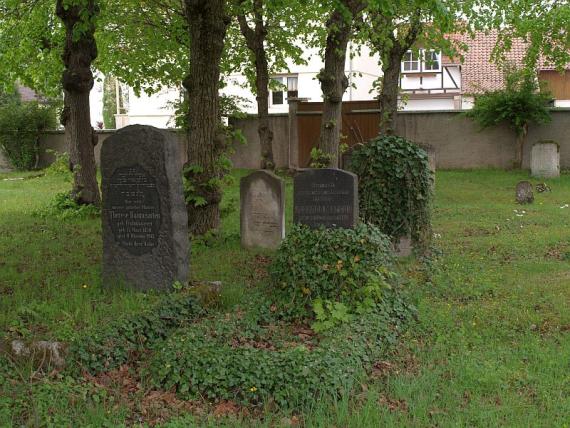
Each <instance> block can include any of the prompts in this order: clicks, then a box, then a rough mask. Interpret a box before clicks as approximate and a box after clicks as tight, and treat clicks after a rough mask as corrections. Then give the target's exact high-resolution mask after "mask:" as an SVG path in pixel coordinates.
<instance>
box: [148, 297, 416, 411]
mask: <svg viewBox="0 0 570 428" xmlns="http://www.w3.org/2000/svg"><path fill="white" fill-rule="evenodd" d="M268 308H269V311H268V310H267V309H268ZM270 308H271V306H260V305H259V303H258V304H257V305H256V308H250V309H249V310H248V311H247V312H243V311H242V310H238V311H236V312H234V313H233V314H226V315H220V316H218V317H216V318H214V319H210V320H207V321H205V322H202V323H200V324H197V325H195V326H193V328H191V329H184V330H180V331H178V332H177V333H176V334H174V335H173V336H171V337H170V338H168V339H167V340H166V341H164V343H163V344H162V345H161V346H159V347H157V348H156V349H155V353H154V357H153V358H152V360H151V361H150V364H149V368H148V373H146V376H144V377H146V378H150V379H151V380H152V383H153V386H154V387H157V388H163V389H167V390H175V391H176V392H177V393H178V394H179V395H181V396H182V398H184V399H199V398H206V399H208V400H211V401H220V400H231V401H234V402H236V403H239V404H242V405H254V406H256V405H263V404H270V403H273V404H275V405H277V406H278V407H280V408H301V407H304V406H306V405H308V404H310V403H311V402H313V403H314V400H315V398H318V397H320V396H321V395H323V394H328V395H333V396H334V395H336V394H342V393H349V392H350V391H351V390H352V389H353V387H355V386H357V385H360V381H361V380H362V377H363V376H364V375H365V374H366V370H367V369H368V368H370V367H371V365H372V364H373V363H374V362H375V361H377V360H378V359H379V358H381V357H382V356H383V355H384V354H385V352H386V351H388V350H389V349H390V348H391V346H393V345H395V344H396V343H397V340H398V336H399V335H400V334H401V333H402V331H403V330H404V329H405V327H406V325H407V323H408V321H409V320H410V318H411V315H412V314H413V308H412V307H410V306H409V305H407V304H406V303H405V302H404V300H402V298H401V297H400V296H399V295H398V293H395V292H392V291H391V292H390V293H389V296H387V298H385V299H384V300H383V301H382V303H381V304H379V305H377V306H376V307H375V308H374V310H373V311H370V312H368V313H366V314H364V315H362V316H359V317H355V318H354V319H353V320H351V321H350V322H348V323H345V324H343V325H341V326H339V327H338V328H336V329H334V330H329V331H327V332H325V333H323V334H321V335H317V334H316V333H314V332H313V331H311V330H310V329H308V328H307V327H305V326H302V325H299V324H287V323H283V322H280V321H278V320H276V319H275V318H273V319H272V318H271V316H270V315H267V314H268V313H271V309H270Z"/></svg>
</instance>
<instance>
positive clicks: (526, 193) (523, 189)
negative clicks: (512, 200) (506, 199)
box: [517, 181, 534, 204]
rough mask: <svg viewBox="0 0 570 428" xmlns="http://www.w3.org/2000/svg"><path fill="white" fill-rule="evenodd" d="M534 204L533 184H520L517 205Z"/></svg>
mask: <svg viewBox="0 0 570 428" xmlns="http://www.w3.org/2000/svg"><path fill="white" fill-rule="evenodd" d="M533 202H534V195H533V193H532V184H531V183H530V182H528V181H521V182H519V183H518V184H517V203H519V204H532V203H533Z"/></svg>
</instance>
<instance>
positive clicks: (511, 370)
mask: <svg viewBox="0 0 570 428" xmlns="http://www.w3.org/2000/svg"><path fill="white" fill-rule="evenodd" d="M244 173H245V172H244V171H237V172H236V173H235V174H234V175H235V176H236V178H239V177H240V176H241V175H243V174H244ZM7 177H9V178H15V177H16V175H14V174H11V175H10V176H5V175H4V176H0V180H2V179H3V178H7ZM527 178H528V177H527V175H526V173H524V172H518V173H517V172H503V171H495V170H484V171H443V172H439V173H438V176H437V198H436V207H435V213H434V231H435V233H436V234H437V235H436V236H438V237H439V238H437V239H436V243H437V246H438V247H439V249H440V250H441V257H440V258H439V260H438V261H437V262H435V263H434V266H433V272H432V277H431V281H430V282H428V283H427V284H421V285H418V286H416V287H414V288H413V289H411V290H410V294H411V295H412V297H413V298H414V299H415V300H416V301H417V306H418V309H419V322H418V325H417V326H416V327H415V328H414V330H413V331H411V332H409V334H408V336H407V337H406V340H405V341H404V343H403V344H402V346H401V347H400V349H399V350H398V352H396V353H395V354H394V355H393V356H392V358H391V359H390V360H388V361H385V362H382V363H381V364H380V365H379V367H380V368H379V370H378V371H377V372H376V373H375V376H374V378H373V379H371V380H370V382H369V384H367V385H366V386H365V387H364V388H363V392H362V394H360V395H357V396H354V397H350V398H345V399H344V400H341V401H339V402H331V401H330V400H329V401H327V400H324V401H321V402H319V403H315V407H314V408H313V409H311V410H310V411H308V412H307V413H306V414H305V415H301V420H302V421H303V423H304V424H305V425H306V426H314V427H329V426H339V427H341V426H342V427H378V426H395V427H399V426H412V427H424V426H443V427H447V426H449V427H455V426H513V427H522V426H529V427H540V426H544V427H550V426H569V425H570V368H569V362H570V340H569V331H570V311H568V307H570V208H561V207H564V206H565V205H566V204H570V176H568V175H564V176H563V177H562V178H561V179H560V180H553V181H549V182H548V184H549V185H550V186H551V188H552V192H550V193H543V194H536V195H535V196H536V200H535V203H534V204H533V205H529V206H525V207H521V206H518V205H516V204H515V203H514V196H515V195H514V187H515V185H516V183H517V182H518V181H519V180H522V179H527ZM533 182H534V181H533ZM67 187H68V183H65V182H64V181H62V180H61V178H58V177H43V178H33V179H27V180H15V181H0V218H1V220H0V254H1V255H2V256H1V258H0V330H15V331H18V332H22V333H24V334H26V335H28V336H35V337H50V338H57V339H62V340H66V339H68V338H69V337H73V336H75V335H78V334H81V332H82V331H83V330H84V329H85V328H88V327H90V326H94V325H98V324H100V323H105V322H108V321H109V320H111V319H113V318H114V317H116V315H117V314H118V313H119V314H123V313H125V312H134V311H137V310H140V309H141V308H142V307H145V306H146V305H148V304H149V302H150V301H152V300H153V298H154V296H152V295H141V294H138V293H133V292H128V291H125V290H119V291H116V292H110V291H103V290H101V288H100V283H99V279H98V278H99V269H100V267H99V265H100V260H101V254H100V253H101V244H100V240H101V237H100V227H99V220H98V219H83V220H70V221H66V222H62V221H58V220H55V219H49V218H48V219H43V218H40V217H37V216H34V215H33V212H34V211H36V210H38V209H41V208H42V207H43V206H45V205H46V204H47V203H48V202H49V201H50V199H51V198H53V195H54V194H55V193H56V192H58V191H63V190H65V189H67ZM290 191H291V189H290V184H289V186H288V205H287V207H288V211H289V212H288V215H290V210H291V203H290V202H291V197H290V196H291V195H290ZM238 194H239V193H238V186H237V181H236V183H234V185H231V186H229V188H228V189H227V192H226V197H225V202H224V207H225V212H226V215H225V217H224V224H223V232H222V235H221V237H220V238H217V239H206V240H204V241H201V242H199V243H194V246H193V254H192V260H191V264H192V272H193V275H194V277H195V278H197V279H207V280H221V281H223V283H224V301H225V303H226V305H228V306H231V305H232V304H233V303H235V302H237V301H239V300H241V299H243V298H247V288H248V287H249V286H250V285H251V284H252V283H257V282H259V278H260V274H261V273H262V272H260V270H259V259H258V258H256V257H257V253H256V252H251V251H245V250H243V249H241V248H240V246H239V214H238V213H239V210H238V207H239V196H238ZM232 206H233V207H234V209H233V210H231V208H232ZM514 210H517V212H515V211H514ZM523 211H524V213H523ZM289 221H290V218H289ZM404 268H407V269H409V272H408V273H409V275H410V276H412V277H413V276H415V275H417V272H416V270H415V269H416V268H415V267H414V265H409V266H408V265H405V267H404ZM83 285H88V287H87V288H83ZM51 385H52V387H53V388H55V389H57V390H59V389H61V391H66V394H68V396H69V397H76V395H75V394H77V396H78V397H80V396H81V394H82V393H83V392H82V390H80V391H77V392H73V393H72V392H70V391H71V390H72V389H73V388H76V387H75V386H69V388H67V387H66V386H65V383H64V381H63V380H61V381H58V382H52V383H51ZM42 388H43V386H42ZM42 388H36V389H34V391H35V392H34V394H35V395H34V400H33V401H35V402H37V403H38V404H37V407H38V408H37V409H36V412H38V414H44V413H42V412H41V409H40V408H39V407H41V406H47V404H45V402H46V401H49V400H50V399H51V400H52V401H51V402H50V403H51V404H50V405H51V407H52V411H53V412H55V415H56V416H57V415H59V417H60V420H62V421H64V420H65V421H68V422H67V424H69V421H73V422H74V424H77V425H82V424H87V423H91V424H92V426H102V425H104V424H105V423H107V424H115V425H118V424H120V423H122V422H124V421H125V418H126V417H127V415H126V411H125V409H123V408H120V407H114V406H115V404H113V403H112V401H109V399H108V398H102V399H101V401H99V402H90V403H88V404H84V405H83V407H84V408H83V407H80V409H83V410H77V409H75V407H76V406H75V407H74V406H71V407H70V402H69V400H71V398H65V394H63V393H62V394H59V395H57V397H55V396H53V397H51V398H50V394H48V393H47V392H43V389H42ZM26 391H27V392H29V391H28V389H25V391H24V393H25V392H26ZM30 391H31V390H30ZM51 395H53V392H52V393H51ZM75 399H76V398H75ZM1 401H2V399H1V398H0V404H1ZM1 408H2V406H0V409H1ZM73 409H75V410H73ZM287 417H290V415H274V414H271V413H268V414H266V415H265V418H264V419H263V420H258V421H257V420H256V421H255V423H254V425H255V426H264V425H265V426H275V424H276V425H277V426H278V425H279V423H281V422H282V420H283V418H287ZM0 420H2V412H1V411H0ZM53 420H55V419H53ZM198 420H199V421H201V423H204V424H205V425H207V426H221V425H224V426H240V425H241V426H251V424H252V422H251V421H248V420H247V419H244V420H241V421H240V420H233V419H232V420H229V421H225V422H222V421H219V420H217V419H211V420H207V419H206V420H204V419H203V418H198ZM193 423H197V422H196V420H195V419H193V417H192V416H184V415H183V416H181V417H180V418H178V419H173V420H172V421H171V422H170V423H169V424H168V425H167V426H172V427H176V426H188V425H191V424H193ZM62 424H65V423H63V422H62ZM56 425H57V424H56Z"/></svg>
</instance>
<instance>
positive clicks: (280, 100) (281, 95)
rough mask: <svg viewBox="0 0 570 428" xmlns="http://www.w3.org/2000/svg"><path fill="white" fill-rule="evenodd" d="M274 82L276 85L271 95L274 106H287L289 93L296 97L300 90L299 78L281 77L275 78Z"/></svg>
mask: <svg viewBox="0 0 570 428" xmlns="http://www.w3.org/2000/svg"><path fill="white" fill-rule="evenodd" d="M272 80H273V83H274V85H275V86H273V89H272V90H271V95H270V101H271V105H272V106H280V105H283V104H286V103H287V93H288V92H290V93H292V94H293V95H294V96H296V94H297V90H298V88H297V86H298V78H297V76H279V77H273V78H272Z"/></svg>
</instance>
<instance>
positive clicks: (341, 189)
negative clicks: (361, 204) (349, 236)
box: [293, 169, 358, 229]
mask: <svg viewBox="0 0 570 428" xmlns="http://www.w3.org/2000/svg"><path fill="white" fill-rule="evenodd" d="M293 193H294V197H293V221H294V222H295V223H300V224H306V225H307V226H309V227H311V228H318V227H320V226H324V227H327V228H335V227H339V228H347V229H350V228H354V227H355V226H356V225H357V223H358V177H357V176H356V175H355V174H353V173H351V172H348V171H343V170H341V169H306V170H304V171H302V172H301V173H299V174H298V175H297V176H296V177H295V181H294V192H293Z"/></svg>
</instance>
